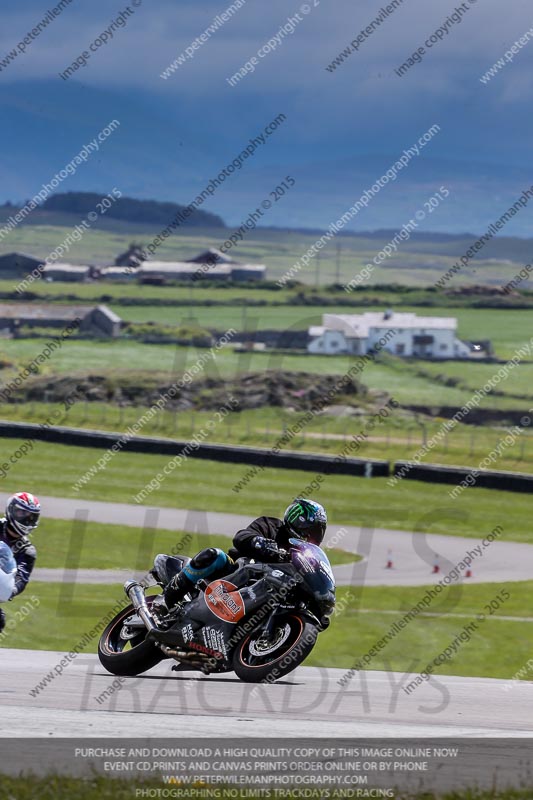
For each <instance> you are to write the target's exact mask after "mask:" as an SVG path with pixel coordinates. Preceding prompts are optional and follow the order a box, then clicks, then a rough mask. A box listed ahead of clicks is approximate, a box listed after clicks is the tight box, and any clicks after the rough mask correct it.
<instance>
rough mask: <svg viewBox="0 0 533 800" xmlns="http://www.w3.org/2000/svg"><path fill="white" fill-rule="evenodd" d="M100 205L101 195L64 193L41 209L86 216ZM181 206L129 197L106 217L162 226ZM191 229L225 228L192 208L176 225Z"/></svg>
mask: <svg viewBox="0 0 533 800" xmlns="http://www.w3.org/2000/svg"><path fill="white" fill-rule="evenodd" d="M101 202H102V195H101V194H96V193H94V192H65V193H63V194H54V195H52V196H51V197H49V198H48V199H47V200H46V201H45V202H44V203H43V205H42V206H41V208H43V209H44V210H46V211H60V212H61V211H62V212H66V213H69V214H78V215H80V216H86V215H87V214H88V213H89V212H90V211H94V210H95V209H96V208H97V207H98V206H97V204H98V203H101ZM184 209H185V206H182V205H179V204H178V203H167V202H161V201H159V200H137V199H135V198H133V197H121V198H119V199H118V200H115V201H114V203H113V204H112V205H111V206H110V207H109V208H108V209H107V210H106V217H112V218H114V219H120V220H124V221H127V222H142V223H145V224H161V225H163V226H166V225H168V223H169V222H170V221H171V220H172V219H174V218H175V217H176V216H177V215H178V214H179V213H180V212H181V211H183V210H184ZM182 226H188V227H193V228H225V227H226V226H225V223H224V221H223V219H222V218H221V217H219V216H218V215H217V214H211V213H210V212H209V211H202V210H201V209H194V210H193V212H192V214H191V215H190V216H189V217H187V218H186V219H185V220H184V221H183V222H181V223H180V227H182Z"/></svg>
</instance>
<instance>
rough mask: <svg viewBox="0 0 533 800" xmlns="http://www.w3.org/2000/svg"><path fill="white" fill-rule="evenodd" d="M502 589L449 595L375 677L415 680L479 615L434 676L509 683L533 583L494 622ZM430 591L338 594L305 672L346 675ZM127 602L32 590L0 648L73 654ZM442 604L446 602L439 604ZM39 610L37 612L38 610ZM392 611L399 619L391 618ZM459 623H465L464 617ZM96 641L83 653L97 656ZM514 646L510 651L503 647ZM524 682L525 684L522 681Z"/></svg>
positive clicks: (523, 654)
mask: <svg viewBox="0 0 533 800" xmlns="http://www.w3.org/2000/svg"><path fill="white" fill-rule="evenodd" d="M501 589H502V587H501V586H498V585H495V584H491V585H490V586H489V585H475V586H464V585H463V586H459V587H451V588H450V589H448V590H447V592H446V594H444V592H443V594H442V595H440V596H439V603H438V604H432V605H431V606H430V607H429V609H428V611H429V612H432V613H437V614H441V616H420V615H419V616H417V617H416V618H414V619H413V620H412V621H411V622H409V623H408V624H407V626H406V627H405V628H404V629H403V630H402V631H401V632H400V633H399V634H398V635H397V636H396V637H394V638H393V639H392V640H391V641H390V642H389V643H388V644H387V646H386V647H385V648H384V649H383V650H382V651H381V652H380V653H379V654H378V655H377V656H376V657H375V658H373V659H372V660H371V662H370V663H369V665H368V669H370V670H393V671H396V672H403V673H406V674H407V673H409V674H410V673H418V672H419V671H421V670H423V669H424V668H425V666H426V665H427V664H428V663H429V662H430V661H431V660H432V659H433V658H435V657H436V656H438V655H439V654H440V653H441V652H442V651H443V650H444V649H445V648H446V647H447V646H448V645H449V644H450V642H451V641H453V640H454V638H455V637H456V636H458V635H459V634H460V632H461V631H462V630H463V628H464V626H465V625H466V624H468V623H469V622H470V621H471V620H472V619H475V618H476V614H478V613H484V614H485V615H486V619H485V621H484V622H483V623H479V626H478V629H477V630H476V631H475V633H474V634H473V635H472V638H471V639H470V640H469V641H467V642H464V643H463V642H462V643H461V646H460V647H458V649H457V652H456V653H455V654H454V655H453V657H452V658H451V659H449V660H447V661H445V662H444V663H443V664H442V665H440V666H438V667H436V668H435V674H436V675H439V674H445V675H463V676H470V677H486V678H501V679H507V680H509V679H511V678H513V676H515V675H516V674H517V673H518V672H519V671H520V670H521V669H523V667H524V664H526V663H527V661H528V659H529V658H530V657H531V644H530V637H529V636H528V635H524V630H526V633H527V632H529V627H530V625H529V624H528V623H525V622H524V621H522V620H517V621H510V620H508V619H504V618H502V617H503V616H516V617H521V618H524V619H525V618H527V617H529V615H530V613H531V592H532V590H533V581H524V582H518V583H513V584H512V585H508V586H507V590H508V592H509V594H510V598H509V600H508V601H507V602H505V603H503V604H502V606H501V608H500V610H499V611H496V612H495V613H493V614H490V613H489V611H488V610H486V608H485V606H486V605H489V604H490V602H491V600H493V599H494V598H495V597H496V595H497V594H498V593H499V592H501ZM425 590H426V587H422V586H419V587H415V588H412V587H405V588H404V587H401V588H398V587H395V588H384V587H359V588H354V587H340V588H339V589H338V591H337V608H338V613H337V614H336V615H335V616H334V618H333V621H332V623H331V625H330V627H329V629H328V630H327V631H325V632H324V633H322V634H320V636H319V638H318V643H317V645H316V647H315V649H314V650H313V652H312V653H311V655H310V656H309V658H308V659H307V661H306V662H305V663H306V665H308V666H315V667H338V668H340V669H349V668H351V667H352V666H353V664H354V662H355V661H356V660H357V659H358V658H360V657H361V656H362V655H364V654H365V653H366V652H367V651H368V650H369V649H370V648H371V647H372V646H373V645H374V644H375V643H376V642H377V641H379V640H380V639H381V638H382V637H383V636H384V634H385V633H386V632H387V631H388V630H389V629H390V627H391V625H393V623H394V622H395V620H397V619H400V618H401V617H403V615H404V614H405V613H406V611H407V610H408V609H410V608H412V607H413V605H416V603H417V602H419V600H420V599H421V598H422V597H423V595H424V593H425ZM122 597H124V605H126V603H127V601H126V597H125V595H124V590H123V588H122V586H120V585H109V586H103V585H91V586H90V585H87V584H76V585H75V584H60V583H39V582H32V583H31V584H30V586H29V588H28V589H27V590H26V593H25V594H22V595H21V596H20V598H17V599H16V601H14V602H13V603H12V604H10V605H9V607H8V608H7V609H6V611H7V613H8V622H9V619H10V618H12V619H14V620H16V619H17V614H16V612H17V610H18V609H20V608H21V607H22V606H23V605H24V604H25V603H26V602H29V603H31V602H32V598H37V600H38V602H39V605H37V606H36V607H34V608H33V609H32V611H31V613H29V614H28V615H27V616H26V617H25V618H24V619H23V620H22V621H20V622H18V621H17V622H16V624H14V625H13V627H8V628H7V634H6V636H5V637H4V639H3V641H2V643H1V645H2V647H13V648H22V649H36V650H39V649H40V650H58V651H64V652H68V651H70V650H71V649H72V647H73V646H74V645H76V644H77V643H78V642H79V641H80V640H81V639H83V635H84V633H85V632H86V631H90V630H91V628H93V627H94V626H95V625H96V623H97V622H98V621H99V620H100V619H101V618H102V617H104V616H105V615H106V614H107V613H108V612H109V610H110V608H112V606H113V605H114V604H115V603H116V602H118V601H119V600H120V599H121V598H122ZM441 598H442V599H441ZM34 605H35V604H34ZM386 611H393V612H395V613H394V614H387V613H385V612H386ZM460 615H464V617H463V616H460ZM97 639H98V637H97V636H96V637H95V638H94V640H93V641H92V642H90V643H89V644H88V645H87V647H86V649H85V651H84V652H87V653H95V652H96V648H97ZM510 641H511V642H513V647H512V648H510V647H507V646H504V643H508V642H510ZM522 677H527V676H526V675H524V673H522Z"/></svg>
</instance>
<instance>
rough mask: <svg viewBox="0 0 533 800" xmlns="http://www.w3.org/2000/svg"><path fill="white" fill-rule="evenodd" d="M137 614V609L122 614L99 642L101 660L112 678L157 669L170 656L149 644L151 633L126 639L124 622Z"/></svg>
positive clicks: (141, 633)
mask: <svg viewBox="0 0 533 800" xmlns="http://www.w3.org/2000/svg"><path fill="white" fill-rule="evenodd" d="M132 614H135V609H134V608H133V606H131V605H130V606H128V607H127V608H125V609H123V611H120V612H119V613H118V614H117V615H116V617H114V619H112V620H111V622H110V623H109V624H108V626H107V627H106V628H105V630H104V631H103V633H102V635H101V637H100V641H99V642H98V658H99V659H100V663H101V664H102V666H103V667H105V668H106V669H107V671H108V672H111V674H112V675H125V676H133V675H139V674H140V673H141V672H146V671H147V670H149V669H151V668H152V667H155V665H156V664H159V662H160V661H162V660H163V659H164V658H166V656H165V655H164V654H163V653H162V652H161V650H160V649H159V648H158V647H156V645H155V644H154V643H153V642H152V641H147V640H146V634H147V633H148V631H145V630H143V631H141V632H140V633H139V635H138V636H135V637H133V638H130V637H127V638H124V637H123V636H122V635H121V634H122V629H123V622H124V620H125V619H127V618H128V617H129V616H131V615H132Z"/></svg>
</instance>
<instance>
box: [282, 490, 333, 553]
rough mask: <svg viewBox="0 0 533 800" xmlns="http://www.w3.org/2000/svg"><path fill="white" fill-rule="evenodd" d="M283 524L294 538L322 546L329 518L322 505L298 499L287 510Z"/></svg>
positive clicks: (301, 498)
mask: <svg viewBox="0 0 533 800" xmlns="http://www.w3.org/2000/svg"><path fill="white" fill-rule="evenodd" d="M283 522H284V523H285V527H286V528H288V530H289V531H290V533H291V534H292V535H293V536H296V537H297V538H298V539H305V541H307V542H312V544H317V545H320V544H321V543H322V540H323V538H324V534H325V533H326V525H327V524H328V517H327V514H326V511H325V509H324V507H323V506H321V505H320V503H315V501H314V500H305V499H304V498H303V497H298V498H297V499H296V500H295V501H294V502H293V503H291V504H290V506H288V507H287V509H286V510H285V514H284V515H283Z"/></svg>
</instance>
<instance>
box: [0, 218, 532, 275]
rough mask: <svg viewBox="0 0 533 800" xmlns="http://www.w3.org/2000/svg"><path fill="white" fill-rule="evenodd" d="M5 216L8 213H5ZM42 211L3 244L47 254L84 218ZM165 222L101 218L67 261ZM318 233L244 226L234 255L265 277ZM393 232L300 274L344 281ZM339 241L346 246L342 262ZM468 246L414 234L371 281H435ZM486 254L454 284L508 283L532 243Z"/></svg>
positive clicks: (324, 257)
mask: <svg viewBox="0 0 533 800" xmlns="http://www.w3.org/2000/svg"><path fill="white" fill-rule="evenodd" d="M3 214H4V215H5V216H8V215H7V213H6V212H5V211H3ZM37 214H38V215H39V216H37ZM37 214H34V215H33V220H37V219H39V221H40V222H41V223H44V224H35V223H33V224H26V225H24V224H22V225H19V226H18V228H16V229H15V230H13V231H12V232H11V233H10V234H9V236H8V237H7V238H6V239H4V241H3V242H2V247H1V250H2V252H6V253H7V252H13V251H20V252H23V253H29V254H32V255H35V256H36V257H38V258H43V259H44V258H46V257H47V255H48V254H49V253H51V252H52V251H53V250H54V249H55V248H56V247H57V246H58V245H59V244H60V243H61V242H63V240H64V239H65V238H66V236H67V235H68V233H69V232H70V231H71V230H72V228H73V227H74V226H75V225H76V224H77V223H79V222H80V219H79V218H78V217H76V216H75V215H69V214H58V215H54V214H50V213H49V214H48V215H46V214H45V215H44V216H43V213H42V212H37ZM30 222H31V221H30ZM54 223H58V224H54ZM161 227H162V226H142V225H139V224H132V223H128V222H120V221H118V220H113V219H107V220H106V219H103V220H101V221H100V222H99V223H98V226H95V227H94V228H93V229H92V230H90V231H88V232H87V233H85V235H84V236H83V237H82V238H81V240H80V241H79V242H75V243H74V244H73V245H72V246H71V248H70V250H69V252H68V256H67V258H68V261H69V262H70V263H80V264H83V263H113V261H114V259H115V257H116V256H117V255H118V254H119V253H120V252H123V251H124V250H126V248H127V247H128V245H129V243H130V242H131V241H133V240H135V241H139V240H140V241H142V242H143V243H145V244H146V243H147V242H149V241H150V239H151V238H152V237H153V236H154V235H156V234H157V233H159V232H160V230H161ZM231 232H232V231H231V229H222V230H220V229H202V228H190V229H189V230H188V231H187V230H181V231H180V232H179V233H177V234H174V235H173V236H171V237H169V238H168V239H166V240H165V241H164V242H163V243H162V244H161V246H160V247H159V248H158V250H157V258H158V259H160V260H163V261H176V260H183V259H187V258H191V257H192V256H195V255H197V254H198V252H200V251H201V250H204V249H205V248H206V247H220V245H221V244H223V243H224V241H225V240H226V238H227V236H228V235H229V234H231ZM321 235H322V231H320V232H318V231H317V232H309V233H302V232H300V231H283V230H269V229H256V230H251V231H248V232H247V235H246V238H245V240H244V241H243V242H240V243H239V244H238V245H237V246H235V247H234V248H233V249H232V250H231V255H232V257H233V258H236V259H237V260H239V261H244V262H255V263H265V264H267V267H268V276H269V277H270V278H277V277H280V276H281V275H283V274H284V273H285V272H287V270H289V269H290V268H291V267H292V266H293V265H294V264H295V263H296V262H297V261H298V259H299V258H301V256H302V255H303V254H304V253H306V252H307V250H308V249H309V248H310V247H311V245H312V244H314V243H315V242H316V240H317V239H318V238H320V236H321ZM393 235H394V232H390V233H387V232H385V233H384V234H383V235H382V236H379V237H370V236H368V235H365V234H363V235H349V234H348V235H343V236H338V237H336V240H333V241H332V242H330V243H329V244H328V245H327V246H326V247H324V248H323V249H322V250H321V252H320V260H317V259H316V258H315V259H313V260H312V261H311V262H310V264H309V266H308V267H307V268H305V269H302V270H301V271H300V272H299V274H298V278H299V279H300V280H301V281H303V282H304V283H310V284H314V283H318V284H323V283H331V282H333V281H334V280H336V279H337V278H340V282H343V283H346V282H348V281H349V280H351V279H352V278H353V277H354V276H355V275H356V274H357V273H358V272H359V271H360V270H361V269H362V267H363V266H365V265H366V264H368V263H369V262H370V261H371V260H372V259H373V258H374V257H375V256H376V255H377V253H379V251H380V250H381V249H382V247H383V246H384V245H386V244H387V243H388V242H389V241H390V239H391V238H392V236H393ZM337 244H340V247H341V251H340V261H339V262H338V254H337ZM471 244H472V241H471V240H470V239H469V238H468V237H465V238H464V240H462V239H451V240H446V241H439V240H437V241H431V240H417V239H413V240H411V241H409V242H406V243H404V245H403V247H402V250H401V252H399V253H396V254H395V255H393V256H392V257H391V258H388V259H386V260H385V261H384V262H383V263H382V265H380V266H378V267H376V268H375V271H374V273H373V276H372V279H373V281H374V282H376V283H391V282H395V283H401V284H405V285H418V286H422V285H425V284H432V283H434V282H435V281H436V280H437V279H438V278H439V277H440V276H441V275H442V274H443V273H445V272H446V270H447V269H449V268H450V267H451V266H452V264H453V263H454V262H455V260H456V259H457V257H458V256H460V255H462V254H463V253H464V252H465V251H466V250H467V249H468V247H470V246H471ZM484 256H485V258H484V259H476V262H475V268H476V273H475V274H474V273H473V272H472V270H463V272H462V273H460V277H459V278H458V280H457V282H458V283H474V282H477V283H479V282H485V283H496V284H500V282H501V283H505V282H506V280H509V279H511V278H512V277H513V276H514V275H515V274H516V273H517V272H518V271H519V270H520V268H521V267H522V266H523V265H524V264H525V263H526V262H527V259H528V258H529V254H528V242H527V240H518V239H516V240H514V239H508V240H502V241H498V242H495V243H494V245H492V246H491V245H489V246H488V247H487V248H486V249H485V252H484ZM511 258H513V261H511V260H510V259H511Z"/></svg>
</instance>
